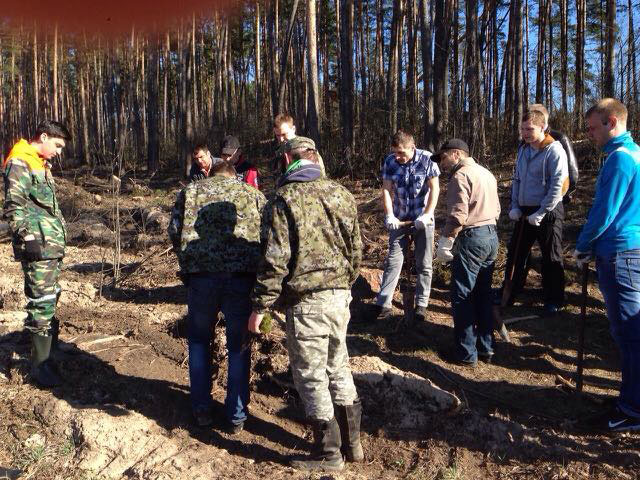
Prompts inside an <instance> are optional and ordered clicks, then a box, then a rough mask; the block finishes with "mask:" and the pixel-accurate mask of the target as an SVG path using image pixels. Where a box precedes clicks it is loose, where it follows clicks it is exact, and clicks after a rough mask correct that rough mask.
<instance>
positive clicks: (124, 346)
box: [91, 343, 142, 353]
mask: <svg viewBox="0 0 640 480" xmlns="http://www.w3.org/2000/svg"><path fill="white" fill-rule="evenodd" d="M128 347H142V344H141V343H132V344H131V345H129V344H127V345H114V346H113V347H107V348H101V349H100V350H95V351H93V352H91V353H100V352H106V351H107V350H113V349H114V348H128Z"/></svg>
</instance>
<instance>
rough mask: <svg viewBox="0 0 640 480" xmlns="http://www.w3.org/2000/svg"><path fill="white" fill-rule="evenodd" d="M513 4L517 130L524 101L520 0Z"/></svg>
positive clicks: (514, 120) (514, 118)
mask: <svg viewBox="0 0 640 480" xmlns="http://www.w3.org/2000/svg"><path fill="white" fill-rule="evenodd" d="M513 3H514V4H515V7H514V11H515V18H514V27H515V32H514V33H515V39H514V43H513V44H514V49H513V52H514V58H513V76H514V79H513V80H514V82H513V83H514V85H513V103H514V109H513V114H514V117H513V120H512V125H513V131H514V132H516V131H517V126H518V125H519V124H520V118H521V117H522V112H523V107H524V105H523V104H524V103H525V102H523V98H522V0H514V2H513Z"/></svg>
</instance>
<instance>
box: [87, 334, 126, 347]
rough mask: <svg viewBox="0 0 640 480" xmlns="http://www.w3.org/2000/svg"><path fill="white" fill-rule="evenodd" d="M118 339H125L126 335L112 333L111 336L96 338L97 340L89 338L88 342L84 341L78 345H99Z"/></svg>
mask: <svg viewBox="0 0 640 480" xmlns="http://www.w3.org/2000/svg"><path fill="white" fill-rule="evenodd" d="M118 339H123V340H124V335H111V336H109V337H103V338H96V339H95V340H89V341H88V342H82V343H79V344H78V345H77V346H78V347H81V346H82V347H90V346H91V345H97V344H99V343H107V342H112V341H114V340H118Z"/></svg>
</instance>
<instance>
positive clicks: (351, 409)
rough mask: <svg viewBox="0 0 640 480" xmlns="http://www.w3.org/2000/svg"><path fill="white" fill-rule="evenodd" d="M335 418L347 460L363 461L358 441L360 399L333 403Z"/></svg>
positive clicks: (360, 414) (360, 445)
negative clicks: (340, 403) (346, 403)
mask: <svg viewBox="0 0 640 480" xmlns="http://www.w3.org/2000/svg"><path fill="white" fill-rule="evenodd" d="M333 409H334V411H335V412H336V420H337V421H338V426H339V427H340V435H341V437H342V454H343V455H344V458H345V460H346V461H347V462H362V461H364V452H363V451H362V444H361V443H360V420H361V419H362V403H360V399H357V400H356V401H355V402H353V405H334V406H333Z"/></svg>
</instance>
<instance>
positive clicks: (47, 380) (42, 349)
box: [31, 333, 62, 388]
mask: <svg viewBox="0 0 640 480" xmlns="http://www.w3.org/2000/svg"><path fill="white" fill-rule="evenodd" d="M52 340H53V338H52V336H51V335H38V334H35V333H32V334H31V376H32V377H33V379H34V380H35V382H36V383H37V384H38V385H40V386H41V387H44V388H51V387H56V386H58V385H60V384H61V383H62V379H61V378H60V375H59V373H58V371H57V368H56V367H55V365H54V364H53V362H52V360H51V358H50V353H51V342H52Z"/></svg>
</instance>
